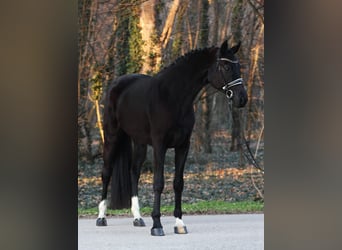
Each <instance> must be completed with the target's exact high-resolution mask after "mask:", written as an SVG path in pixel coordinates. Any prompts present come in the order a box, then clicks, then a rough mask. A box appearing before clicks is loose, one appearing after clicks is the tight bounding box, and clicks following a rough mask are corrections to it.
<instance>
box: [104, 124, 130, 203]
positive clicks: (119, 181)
mask: <svg viewBox="0 0 342 250" xmlns="http://www.w3.org/2000/svg"><path fill="white" fill-rule="evenodd" d="M117 136H118V137H117V141H116V150H115V153H114V156H113V157H112V158H111V160H113V162H112V167H113V172H112V184H111V200H110V206H109V207H110V208H112V209H122V208H129V207H130V206H131V195H132V189H131V174H130V173H131V165H132V143H131V138H130V137H129V136H128V135H127V134H126V133H125V132H124V131H123V130H122V129H119V131H118V134H117Z"/></svg>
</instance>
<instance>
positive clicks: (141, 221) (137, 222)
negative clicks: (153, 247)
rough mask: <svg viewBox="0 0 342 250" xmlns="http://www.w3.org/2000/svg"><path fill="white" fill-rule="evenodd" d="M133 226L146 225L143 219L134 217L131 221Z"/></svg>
mask: <svg viewBox="0 0 342 250" xmlns="http://www.w3.org/2000/svg"><path fill="white" fill-rule="evenodd" d="M133 226H135V227H144V226H146V225H145V222H144V220H143V219H142V218H139V219H135V220H134V221H133Z"/></svg>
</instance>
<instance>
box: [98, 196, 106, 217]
mask: <svg viewBox="0 0 342 250" xmlns="http://www.w3.org/2000/svg"><path fill="white" fill-rule="evenodd" d="M106 210H107V200H102V201H101V202H100V204H99V216H98V218H105V217H106Z"/></svg>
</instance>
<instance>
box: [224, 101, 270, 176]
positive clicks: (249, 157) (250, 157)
mask: <svg viewBox="0 0 342 250" xmlns="http://www.w3.org/2000/svg"><path fill="white" fill-rule="evenodd" d="M227 98H228V106H229V109H230V112H231V114H232V113H233V103H232V100H231V98H229V97H228V96H227ZM231 116H232V121H233V120H234V119H233V115H231ZM240 116H241V115H240V112H239V120H240V133H239V136H238V138H237V140H238V146H239V147H241V150H242V152H243V154H244V156H245V158H246V159H247V160H248V161H249V163H251V164H252V165H253V166H254V167H255V168H257V169H258V170H260V171H261V172H262V173H263V174H264V169H262V168H261V167H260V166H259V164H258V162H257V161H256V160H255V158H254V156H253V153H252V151H251V149H250V147H249V143H248V142H247V140H246V138H245V133H244V130H243V120H242V119H241V117H240ZM241 140H242V141H241Z"/></svg>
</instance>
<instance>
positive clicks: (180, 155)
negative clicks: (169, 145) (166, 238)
mask: <svg viewBox="0 0 342 250" xmlns="http://www.w3.org/2000/svg"><path fill="white" fill-rule="evenodd" d="M189 146H190V140H187V141H186V142H185V143H184V144H183V145H181V146H179V147H176V148H175V178H174V181H173V189H174V192H175V210H174V213H173V214H174V216H175V218H176V224H175V227H174V232H175V233H176V234H187V233H188V231H187V229H186V226H185V225H184V223H183V220H182V192H183V187H184V181H183V173H184V165H185V161H186V157H187V156H188V152H189Z"/></svg>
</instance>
